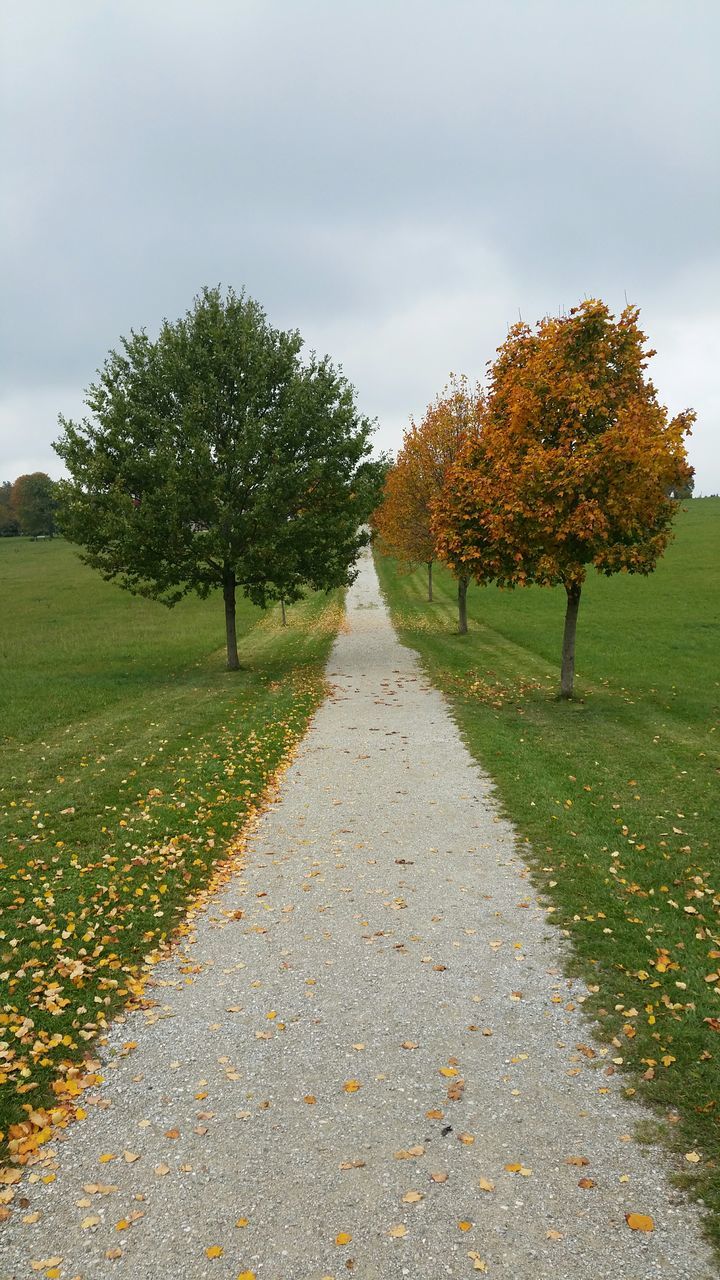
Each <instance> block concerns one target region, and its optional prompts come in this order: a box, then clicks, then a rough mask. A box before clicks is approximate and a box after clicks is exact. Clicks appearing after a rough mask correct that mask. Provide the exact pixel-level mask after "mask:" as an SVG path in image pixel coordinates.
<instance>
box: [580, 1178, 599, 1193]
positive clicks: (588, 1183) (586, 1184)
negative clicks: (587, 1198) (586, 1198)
mask: <svg viewBox="0 0 720 1280" xmlns="http://www.w3.org/2000/svg"><path fill="white" fill-rule="evenodd" d="M578 1186H579V1187H582V1189H583V1191H590V1190H592V1188H593V1187H594V1186H595V1179H594V1178H581V1179H580V1181H579V1182H578Z"/></svg>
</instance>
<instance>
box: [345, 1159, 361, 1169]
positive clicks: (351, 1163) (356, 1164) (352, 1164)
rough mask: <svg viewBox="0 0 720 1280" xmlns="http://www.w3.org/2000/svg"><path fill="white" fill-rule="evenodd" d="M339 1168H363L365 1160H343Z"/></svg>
mask: <svg viewBox="0 0 720 1280" xmlns="http://www.w3.org/2000/svg"><path fill="white" fill-rule="evenodd" d="M340 1168H341V1169H364V1168H365V1161H364V1160H343V1162H342V1164H341V1165H340Z"/></svg>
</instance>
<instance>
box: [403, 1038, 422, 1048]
mask: <svg viewBox="0 0 720 1280" xmlns="http://www.w3.org/2000/svg"><path fill="white" fill-rule="evenodd" d="M400 1048H401V1049H419V1048H420V1046H419V1045H418V1044H417V1043H416V1042H415V1041H414V1040H403V1042H402V1044H401V1045H400Z"/></svg>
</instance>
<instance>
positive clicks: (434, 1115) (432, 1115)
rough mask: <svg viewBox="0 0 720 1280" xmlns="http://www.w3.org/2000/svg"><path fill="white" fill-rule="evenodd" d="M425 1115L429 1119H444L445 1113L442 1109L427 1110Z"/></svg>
mask: <svg viewBox="0 0 720 1280" xmlns="http://www.w3.org/2000/svg"><path fill="white" fill-rule="evenodd" d="M425 1116H426V1119H428V1120H442V1118H443V1113H442V1111H426V1112H425Z"/></svg>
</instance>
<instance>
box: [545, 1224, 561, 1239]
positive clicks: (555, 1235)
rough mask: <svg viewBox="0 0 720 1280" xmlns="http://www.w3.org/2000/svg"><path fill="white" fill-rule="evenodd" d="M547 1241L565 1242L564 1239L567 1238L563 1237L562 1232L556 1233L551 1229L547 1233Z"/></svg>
mask: <svg viewBox="0 0 720 1280" xmlns="http://www.w3.org/2000/svg"><path fill="white" fill-rule="evenodd" d="M545 1239H546V1240H564V1239H565V1237H564V1235H563V1233H562V1231H555V1230H554V1229H553V1228H552V1227H551V1228H550V1230H549V1231H546V1232H545Z"/></svg>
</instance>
